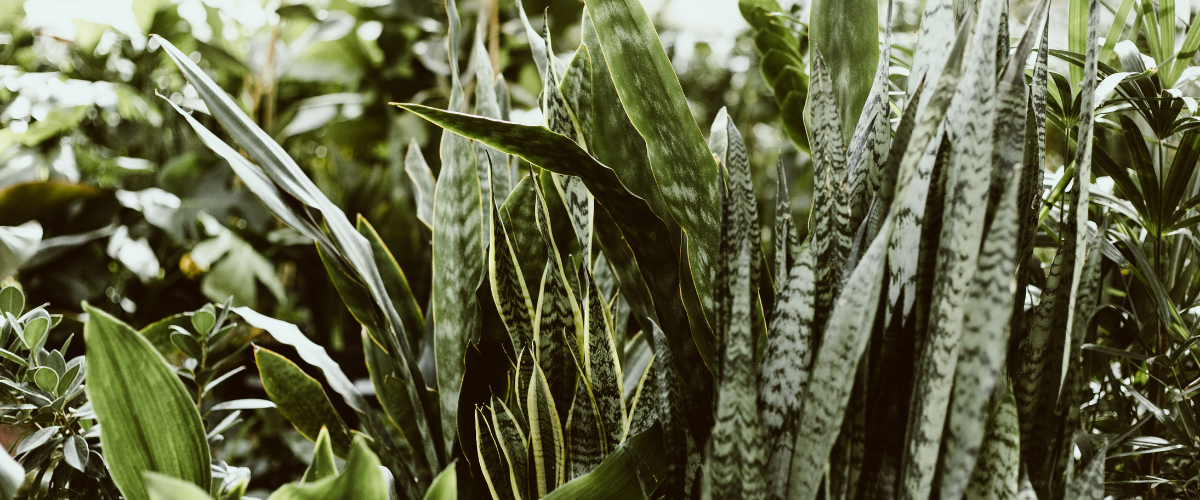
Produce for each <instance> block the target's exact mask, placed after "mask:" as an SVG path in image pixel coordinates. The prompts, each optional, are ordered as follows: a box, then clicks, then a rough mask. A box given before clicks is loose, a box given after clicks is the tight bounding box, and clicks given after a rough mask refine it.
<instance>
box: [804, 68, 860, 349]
mask: <svg viewBox="0 0 1200 500" xmlns="http://www.w3.org/2000/svg"><path fill="white" fill-rule="evenodd" d="M812 74H813V80H812V87H810V88H809V91H810V97H809V109H810V112H811V116H812V122H811V125H810V127H809V129H810V131H811V133H812V148H813V155H812V158H813V184H814V186H813V211H812V220H813V231H812V243H811V245H812V253H813V262H815V263H818V264H819V265H818V266H817V267H816V269H815V270H814V271H815V274H816V280H817V282H816V302H815V303H814V306H813V310H814V311H815V314H814V319H813V325H814V326H815V329H816V330H817V331H821V330H822V328H823V327H824V325H825V320H826V319H827V318H828V317H829V311H830V309H831V308H832V307H833V300H834V298H835V297H837V296H838V292H839V291H840V289H841V285H842V271H843V264H844V263H845V262H846V257H847V255H848V254H849V252H850V240H851V237H852V236H853V232H854V229H853V228H852V227H850V191H849V189H850V186H849V185H848V184H847V183H846V181H847V180H846V174H847V172H846V156H845V148H844V147H843V146H842V139H841V137H842V132H841V125H840V123H841V122H840V118H839V111H838V103H837V98H836V91H835V90H834V87H833V80H832V78H831V76H830V74H829V70H828V68H827V67H826V66H825V59H824V58H823V57H822V56H821V52H820V51H818V50H816V48H814V49H813V59H812Z"/></svg>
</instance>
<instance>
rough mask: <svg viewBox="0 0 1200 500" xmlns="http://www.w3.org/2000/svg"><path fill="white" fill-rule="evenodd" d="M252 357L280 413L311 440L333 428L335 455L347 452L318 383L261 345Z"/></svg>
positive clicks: (347, 436) (338, 424)
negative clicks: (324, 430)
mask: <svg viewBox="0 0 1200 500" xmlns="http://www.w3.org/2000/svg"><path fill="white" fill-rule="evenodd" d="M254 361H255V363H256V364H258V373H259V375H260V376H261V377H262V382H263V389H264V390H266V391H267V395H268V396H270V398H271V401H274V402H275V404H276V405H277V407H278V408H279V413H281V414H283V416H284V418H287V419H288V421H289V422H291V423H292V425H294V426H295V427H296V430H298V431H300V434H302V435H303V436H304V437H306V438H308V439H309V440H310V441H316V439H317V437H318V436H319V435H320V432H321V429H322V428H330V429H333V430H332V431H331V432H330V439H331V441H332V444H333V451H334V453H335V454H336V455H338V456H341V457H344V456H346V452H347V450H348V449H349V447H350V434H349V432H348V431H347V430H346V425H345V424H343V423H342V419H341V417H339V416H338V414H337V410H335V409H334V408H333V403H330V402H329V397H328V396H326V395H325V390H324V389H322V388H321V383H320V382H317V380H316V379H314V378H312V377H309V376H308V375H307V374H305V373H304V371H303V370H301V369H300V367H299V366H296V364H295V363H293V362H291V361H289V360H288V359H287V358H285V357H283V356H280V355H279V354H276V353H274V352H271V351H269V350H267V349H263V348H261V347H257V346H256V347H255V348H254ZM89 385H90V384H89Z"/></svg>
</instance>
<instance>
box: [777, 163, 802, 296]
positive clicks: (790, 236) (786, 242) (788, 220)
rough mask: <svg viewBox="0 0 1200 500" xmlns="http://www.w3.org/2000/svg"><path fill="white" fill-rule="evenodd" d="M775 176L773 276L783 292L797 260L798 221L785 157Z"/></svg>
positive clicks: (778, 165) (779, 164)
mask: <svg viewBox="0 0 1200 500" xmlns="http://www.w3.org/2000/svg"><path fill="white" fill-rule="evenodd" d="M775 172H776V174H775V177H776V179H777V182H778V186H777V188H776V190H775V233H774V235H775V236H774V240H775V241H774V244H775V268H774V270H775V275H774V276H772V278H773V281H774V282H775V288H776V290H779V291H780V292H782V290H783V287H784V284H785V283H787V281H788V274H790V270H791V267H792V265H793V264H794V263H795V260H796V255H795V252H796V249H797V248H798V247H799V244H798V242H797V241H796V238H797V236H796V223H795V221H793V220H792V198H791V195H790V194H788V180H787V172H785V171H784V168H783V158H780V159H779V162H778V163H777V164H776V166H775Z"/></svg>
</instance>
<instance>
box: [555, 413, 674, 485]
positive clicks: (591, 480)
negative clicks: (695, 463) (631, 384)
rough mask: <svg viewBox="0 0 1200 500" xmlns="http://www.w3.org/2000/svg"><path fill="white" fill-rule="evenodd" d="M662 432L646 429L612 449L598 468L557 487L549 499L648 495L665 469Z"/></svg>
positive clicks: (659, 480) (661, 478)
mask: <svg viewBox="0 0 1200 500" xmlns="http://www.w3.org/2000/svg"><path fill="white" fill-rule="evenodd" d="M661 443H662V432H660V431H659V428H658V427H657V426H655V427H651V428H650V429H647V430H646V431H645V432H642V433H640V434H638V435H636V436H633V437H631V438H630V439H629V440H628V441H626V442H625V443H624V444H622V445H621V447H619V448H617V449H616V450H614V451H613V453H612V454H611V455H609V457H608V458H607V459H605V460H604V463H602V464H600V466H599V467H597V468H596V470H594V471H592V472H591V473H590V474H587V475H585V476H582V477H578V478H575V479H574V480H572V481H571V482H569V483H567V484H564V485H563V486H562V487H561V488H558V489H557V490H554V491H553V492H552V493H551V494H550V495H549V496H547V497H546V500H604V499H610V498H649V497H650V495H651V494H654V493H655V492H656V491H658V490H657V489H656V488H657V487H658V486H659V484H660V482H661V481H663V480H664V472H665V469H666V464H665V456H664V454H663V449H662V446H661Z"/></svg>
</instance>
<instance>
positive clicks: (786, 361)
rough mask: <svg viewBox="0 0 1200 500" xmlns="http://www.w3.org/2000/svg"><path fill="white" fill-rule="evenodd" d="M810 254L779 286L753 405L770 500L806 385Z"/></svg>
mask: <svg viewBox="0 0 1200 500" xmlns="http://www.w3.org/2000/svg"><path fill="white" fill-rule="evenodd" d="M812 267H813V266H812V253H811V252H810V251H809V247H808V246H807V245H805V246H804V247H803V248H802V249H801V250H800V256H799V258H798V259H796V263H795V265H794V266H792V268H791V270H790V272H789V273H788V277H787V281H785V282H784V283H783V284H782V285H781V286H782V287H783V288H782V290H781V291H780V292H779V298H778V299H776V301H775V311H774V313H772V315H771V329H770V332H769V333H768V334H767V347H766V351H765V353H764V354H763V361H762V376H761V378H760V379H759V388H758V407H759V409H760V411H761V412H762V422H763V435H764V437H765V439H766V443H767V446H769V447H770V448H771V452H770V455H769V458H770V460H769V461H768V462H767V463H768V477H767V480H768V482H769V484H770V489H771V491H772V496H773V497H774V498H783V497H785V496H786V493H787V481H788V474H789V469H790V464H791V460H792V449H793V445H794V437H795V435H794V428H795V421H796V419H797V418H798V417H799V415H800V410H801V405H802V402H803V400H802V398H803V396H804V394H805V390H806V388H807V386H808V378H809V374H810V369H811V367H812V359H813V348H814V341H815V339H816V336H815V335H814V332H813V328H812V319H813V269H812Z"/></svg>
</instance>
